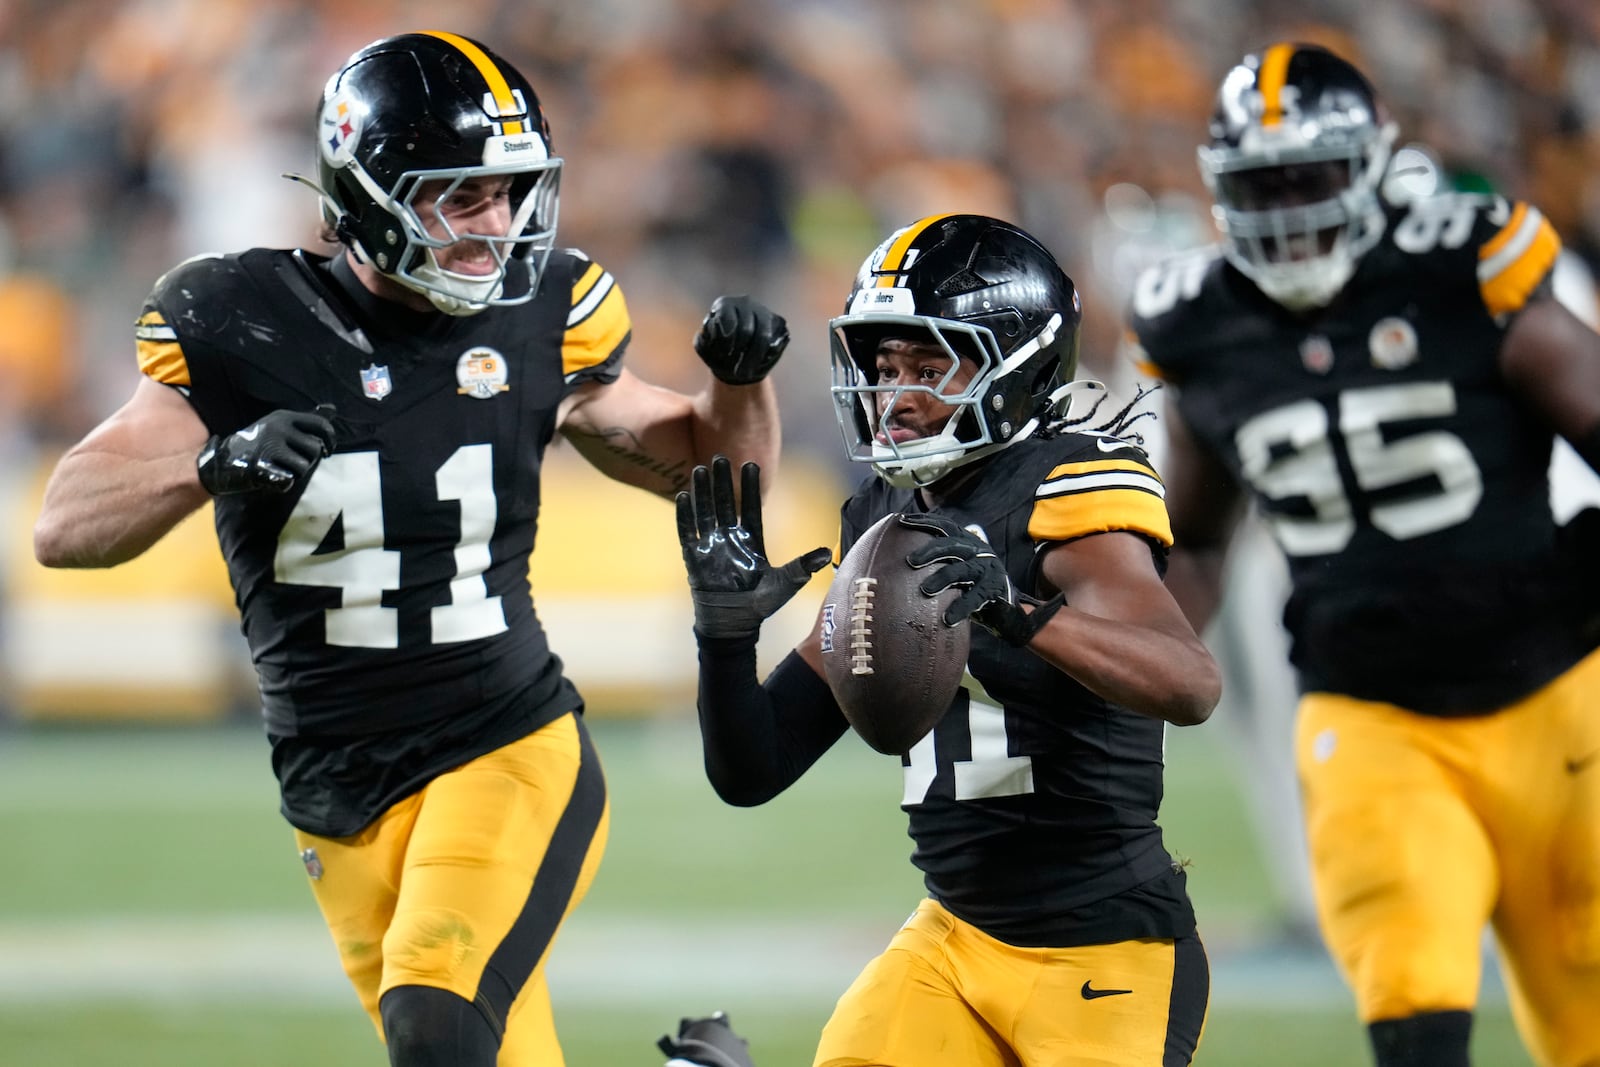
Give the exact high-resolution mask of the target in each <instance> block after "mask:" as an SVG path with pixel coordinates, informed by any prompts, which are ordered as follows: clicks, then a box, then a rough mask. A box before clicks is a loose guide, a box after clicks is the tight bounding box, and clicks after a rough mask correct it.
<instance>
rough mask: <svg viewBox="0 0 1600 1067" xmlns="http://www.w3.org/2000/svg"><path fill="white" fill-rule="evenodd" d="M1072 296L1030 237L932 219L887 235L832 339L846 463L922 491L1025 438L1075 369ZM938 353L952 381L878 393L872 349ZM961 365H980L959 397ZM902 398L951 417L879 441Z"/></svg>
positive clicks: (996, 223) (987, 224)
mask: <svg viewBox="0 0 1600 1067" xmlns="http://www.w3.org/2000/svg"><path fill="white" fill-rule="evenodd" d="M1081 317H1082V313H1081V309H1080V305H1079V302H1078V291H1077V289H1076V288H1075V287H1074V286H1073V284H1072V279H1070V278H1068V277H1067V276H1066V274H1065V273H1064V272H1063V271H1062V270H1061V267H1060V266H1059V265H1057V263H1056V261H1055V258H1054V257H1053V256H1051V254H1050V253H1049V252H1048V251H1046V250H1045V248H1044V246H1043V245H1041V244H1039V242H1038V241H1036V240H1034V239H1033V238H1032V237H1030V236H1029V235H1028V234H1026V233H1024V232H1023V231H1022V230H1019V229H1018V228H1017V227H1015V226H1013V225H1011V224H1010V223H1007V222H1002V221H1000V220H999V219H992V218H988V217H986V216H983V215H934V216H930V217H928V218H925V219H919V220H918V221H916V222H913V223H912V224H911V225H910V226H907V227H905V228H904V229H901V230H897V231H895V232H894V233H892V234H890V235H889V237H888V239H886V240H885V241H884V242H883V243H882V244H880V245H879V246H878V247H877V249H875V250H874V251H873V253H872V255H870V256H868V257H867V260H866V262H865V263H863V264H862V265H861V270H860V272H859V273H858V274H857V275H856V280H855V286H854V287H853V288H852V289H851V292H850V299H849V302H848V304H847V305H846V310H845V314H843V315H841V316H839V317H838V318H835V319H833V320H831V321H830V322H829V323H828V326H829V329H830V330H831V333H832V337H831V344H830V348H831V353H832V364H833V402H834V415H835V417H837V419H838V420H839V428H840V429H841V430H842V431H843V433H844V439H845V447H846V449H847V451H848V452H849V455H850V458H851V459H852V460H855V461H858V462H862V463H871V464H872V466H873V469H874V470H875V471H876V472H877V473H878V475H879V476H880V477H882V478H883V479H884V480H885V481H886V482H888V483H889V484H890V485H895V486H899V487H902V488H905V487H911V486H919V485H928V484H930V483H932V482H934V481H936V480H938V479H939V478H941V477H943V476H944V475H945V474H947V473H949V472H950V471H951V470H953V469H955V468H956V467H959V466H961V465H963V464H966V463H971V462H972V461H973V460H976V459H979V458H981V457H983V456H986V455H989V454H990V453H993V452H995V451H997V450H999V449H1002V448H1005V447H1006V446H1007V445H1010V444H1012V443H1014V442H1016V441H1020V440H1022V439H1023V438H1025V437H1028V436H1029V435H1031V434H1032V433H1033V432H1034V430H1036V429H1037V428H1038V426H1039V424H1040V422H1041V420H1043V419H1044V418H1045V417H1046V416H1047V415H1048V413H1049V412H1050V410H1051V408H1052V407H1053V406H1054V405H1055V403H1056V401H1057V400H1059V399H1060V398H1061V397H1062V396H1064V395H1065V392H1066V388H1067V387H1066V386H1064V385H1063V382H1066V381H1070V380H1071V378H1072V376H1073V375H1074V374H1075V373H1076V371H1077V366H1078V325H1079V321H1080V319H1081ZM890 338H908V339H912V340H917V341H922V342H924V343H933V344H937V345H940V346H941V347H943V348H944V350H945V351H946V352H948V353H949V354H950V356H951V361H950V371H949V372H948V373H947V374H946V376H945V378H944V380H943V381H941V382H938V383H935V384H933V385H923V384H916V383H903V384H893V385H885V386H880V385H878V384H877V382H878V370H877V352H878V345H879V344H880V342H882V341H884V340H887V339H890ZM961 359H966V360H971V361H973V362H974V363H976V364H977V369H976V372H975V373H974V374H973V376H972V378H971V380H970V381H969V382H968V383H967V384H966V386H965V388H964V389H962V390H961V391H960V392H959V393H955V394H951V395H946V394H945V393H944V392H943V387H944V385H945V384H946V383H947V382H949V381H950V380H951V379H952V378H953V376H954V375H955V373H956V368H957V366H958V362H959V360H961ZM909 392H929V393H934V394H935V395H937V396H938V398H939V399H940V400H941V401H943V402H944V403H946V404H949V405H951V406H953V407H954V408H955V411H954V412H953V413H952V414H951V416H950V419H949V421H948V422H947V423H946V424H945V426H944V427H943V429H942V430H941V431H940V432H939V433H936V434H933V435H931V436H928V437H923V438H919V439H917V440H912V441H902V442H899V443H896V442H895V441H894V438H893V435H884V436H883V437H882V438H881V439H880V437H879V434H878V430H879V423H880V421H881V415H880V413H879V411H878V405H877V400H878V397H879V396H880V395H881V394H888V395H889V401H888V403H887V405H886V407H885V409H884V414H887V413H888V412H890V411H892V410H893V409H894V405H895V404H896V403H898V402H899V400H900V397H901V396H902V395H904V394H906V393H909Z"/></svg>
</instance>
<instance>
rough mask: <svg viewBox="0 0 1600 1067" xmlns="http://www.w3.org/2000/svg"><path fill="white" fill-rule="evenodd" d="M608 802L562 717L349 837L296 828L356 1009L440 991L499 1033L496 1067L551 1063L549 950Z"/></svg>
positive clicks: (583, 746) (602, 829)
mask: <svg viewBox="0 0 1600 1067" xmlns="http://www.w3.org/2000/svg"><path fill="white" fill-rule="evenodd" d="M609 818H610V811H609V806H608V802H607V799H606V791H605V780H604V777H603V775H602V773H601V769H600V763H599V760H598V758H597V757H596V754H595V751H594V748H593V746H592V745H591V744H590V742H589V736H588V732H587V731H586V730H585V729H584V727H583V722H582V720H581V718H579V717H578V716H577V715H567V716H564V717H563V718H560V719H557V720H556V721H555V722H553V723H551V724H549V725H548V726H545V727H543V728H541V729H539V730H537V731H535V732H534V733H532V734H530V735H528V736H527V737H525V738H522V739H521V740H519V741H516V742H514V743H512V744H510V745H507V746H505V747H504V748H500V749H497V750H495V751H493V752H490V753H488V754H487V755H484V756H480V757H478V758H477V759H475V760H473V761H471V762H470V763H466V764H463V765H462V766H460V767H457V768H456V769H454V770H452V771H449V772H447V773H445V774H441V775H440V776H439V777H437V778H435V779H434V780H433V781H431V782H429V783H428V785H427V786H426V787H425V788H424V789H422V791H421V792H418V793H415V794H413V795H411V796H409V797H407V798H405V799H404V800H402V801H400V802H399V803H397V804H395V805H394V806H393V807H391V808H390V809H389V810H388V811H386V812H384V813H383V815H382V816H380V817H379V818H378V820H377V821H376V822H374V823H373V824H372V825H371V826H369V827H367V828H366V829H365V830H363V831H362V832H361V833H359V834H356V835H354V836H352V837H343V838H328V837H318V836H316V835H314V834H307V833H303V832H300V831H296V835H295V836H296V838H297V840H298V842H299V846H300V848H301V849H302V850H304V849H315V850H316V855H317V858H318V859H319V860H320V862H321V870H322V875H321V877H320V878H316V879H314V880H313V881H312V882H311V888H312V891H313V893H314V894H315V895H316V898H317V904H318V905H319V906H320V907H321V909H322V914H323V918H324V919H326V920H327V923H328V928H329V929H330V930H331V931H332V933H333V937H334V941H335V943H336V944H337V946H338V949H339V956H340V959H341V960H342V961H343V963H344V970H345V973H346V974H347V975H349V977H350V981H351V982H352V983H354V984H355V987H356V992H357V994H358V995H359V996H360V998H361V1004H362V1006H363V1007H364V1008H366V1010H367V1014H368V1015H370V1016H371V1017H372V1020H373V1023H374V1025H376V1026H377V1027H378V1034H379V1036H380V1037H381V1036H382V1034H383V1024H382V1020H381V1018H380V1016H379V1013H378V1001H379V999H380V998H381V997H382V996H383V994H384V993H385V992H387V991H388V990H390V989H392V988H394V987H395V986H401V985H423V986H432V987H435V988H439V989H448V990H450V991H451V992H453V993H456V994H457V995H459V996H461V997H464V998H466V999H467V1000H469V1001H474V1002H475V1003H477V1005H478V1007H479V1009H480V1010H482V1011H484V1012H485V1014H486V1015H488V1016H489V1017H490V1018H491V1019H493V1020H495V1021H497V1022H499V1023H500V1024H502V1025H503V1026H504V1028H505V1036H504V1038H503V1040H502V1042H501V1047H500V1057H499V1060H498V1063H499V1067H525V1065H526V1067H532V1065H539V1067H561V1064H562V1063H563V1062H564V1061H563V1059H562V1055H561V1048H560V1045H559V1044H558V1043H557V1041H556V1032H555V1024H554V1021H553V1020H552V1018H551V1012H550V998H549V993H548V990H547V987H546V985H545V966H544V965H545V959H546V956H547V954H548V951H549V948H550V944H551V942H552V941H553V940H554V938H555V934H556V930H557V928H558V927H559V926H560V924H561V922H562V920H564V919H565V918H566V916H567V914H568V913H569V912H570V911H571V910H572V908H573V907H575V906H576V905H577V903H578V902H579V901H580V900H582V899H583V896H584V894H585V893H586V892H587V891H588V888H589V884H590V882H591V881H592V880H593V878H594V874H595V870H596V868H598V867H599V864H600V856H601V853H602V852H603V851H604V850H605V841H606V834H607V830H608V827H609Z"/></svg>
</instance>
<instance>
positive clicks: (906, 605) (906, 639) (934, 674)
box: [821, 513, 972, 756]
mask: <svg viewBox="0 0 1600 1067" xmlns="http://www.w3.org/2000/svg"><path fill="white" fill-rule="evenodd" d="M898 517H899V515H898V513H895V514H890V515H886V516H884V517H883V518H882V519H879V520H878V521H877V522H876V523H874V524H873V525H872V526H871V527H870V528H869V529H868V530H867V531H866V532H865V533H863V534H862V535H861V537H860V539H859V540H857V541H856V543H855V544H854V545H852V546H851V547H850V551H849V553H848V554H846V555H845V557H844V559H842V560H840V562H839V569H838V570H837V571H836V572H835V573H834V576H833V584H832V585H831V586H830V587H829V588H828V596H827V599H826V600H824V601H823V615H822V634H821V636H822V665H823V668H824V671H825V673H826V675H827V679H828V688H830V689H832V690H833V697H834V699H835V700H837V701H838V702H839V707H840V708H841V709H843V711H844V716H845V718H846V719H848V720H850V725H851V726H852V727H854V728H855V731H856V733H858V734H860V735H861V737H862V739H863V740H864V741H866V743H867V744H869V745H871V746H872V747H873V748H875V749H877V750H878V751H879V752H884V753H888V754H890V755H896V756H898V755H903V754H905V753H906V752H907V751H909V750H910V748H911V746H912V745H914V744H916V743H917V742H918V741H920V740H921V739H922V737H923V736H924V735H925V734H926V733H927V732H928V731H929V730H931V729H933V726H934V724H935V723H937V722H938V721H939V720H940V719H941V718H943V717H944V713H945V712H946V711H948V710H949V708H950V702H951V701H952V700H954V699H955V695H956V690H958V689H959V688H961V679H962V676H963V675H964V674H965V673H966V669H967V653H968V651H969V649H970V647H971V643H972V629H971V624H970V623H969V622H967V621H966V620H965V619H963V620H962V621H961V622H959V623H957V624H956V625H954V626H946V625H945V623H944V612H945V609H946V608H948V607H949V606H950V603H951V601H953V600H955V598H956V597H957V596H958V595H960V592H961V591H960V590H959V589H946V590H944V591H943V592H941V593H939V594H937V595H936V596H926V595H924V594H923V592H922V590H921V589H919V588H918V586H919V585H920V584H921V583H922V581H923V579H924V578H926V577H927V575H928V574H929V569H928V568H924V569H921V570H918V569H915V568H913V567H912V566H911V565H910V564H908V563H907V562H906V555H907V554H908V553H910V552H911V550H912V549H914V548H916V547H917V546H919V545H921V544H923V543H924V542H926V541H927V540H929V539H930V538H931V537H933V534H931V533H930V532H928V531H927V530H921V529H915V528H912V527H908V526H902V525H900V524H899V523H898V522H897V521H895V520H896V519H897V518H898ZM935 566H937V565H935Z"/></svg>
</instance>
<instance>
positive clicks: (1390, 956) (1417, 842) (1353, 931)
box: [1295, 653, 1600, 1067]
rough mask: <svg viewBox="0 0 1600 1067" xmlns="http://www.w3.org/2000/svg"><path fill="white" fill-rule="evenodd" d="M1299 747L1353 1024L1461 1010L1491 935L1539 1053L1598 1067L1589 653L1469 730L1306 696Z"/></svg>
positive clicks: (1598, 781) (1328, 934)
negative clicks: (1487, 932)
mask: <svg viewBox="0 0 1600 1067" xmlns="http://www.w3.org/2000/svg"><path fill="white" fill-rule="evenodd" d="M1295 748H1296V761H1297V764H1298V767H1299V773H1300V781H1301V785H1302V788H1303V792H1304V800H1305V817H1306V829H1307V838H1308V841H1309V843H1310V850H1311V865H1312V875H1313V882H1314V885H1315V890H1316V897H1317V908H1318V912H1319V916H1320V919H1321V923H1322V929H1323V934H1324V936H1325V938H1326V940H1327V943H1328V947H1329V950H1330V952H1331V953H1332V954H1333V957H1334V959H1335V961H1336V962H1337V963H1338V964H1339V966H1340V968H1341V969H1342V971H1343V973H1344V976H1345V978H1346V980H1347V981H1348V982H1349V984H1350V986H1351V988H1352V990H1353V991H1354V993H1355V996H1356V1002H1357V1006H1358V1009H1359V1011H1360V1014H1361V1018H1362V1019H1363V1020H1364V1021H1367V1022H1372V1021H1375V1020H1380V1019H1395V1018H1403V1017H1406V1016H1409V1015H1414V1014H1418V1013H1420V1012H1431V1011H1450V1010H1470V1009H1471V1008H1472V1007H1473V1006H1474V1004H1475V1002H1476V1000H1477V993H1478V983H1479V978H1480V973H1479V972H1480V966H1479V961H1480V950H1481V939H1482V934H1483V929H1484V926H1485V924H1488V923H1492V925H1493V928H1494V931H1495V934H1496V936H1497V940H1498V944H1499V949H1500V958H1501V960H1502V962H1503V964H1504V970H1505V973H1506V979H1507V984H1508V987H1509V991H1510V997H1511V1006H1512V1010H1513V1013H1514V1015H1515V1017H1516V1020H1517V1024H1518V1028H1519V1029H1520V1031H1521V1033H1522V1035H1523V1038H1524V1040H1525V1041H1526V1042H1527V1044H1528V1046H1529V1050H1530V1051H1531V1052H1532V1053H1533V1055H1534V1057H1535V1058H1536V1059H1537V1060H1538V1062H1539V1063H1540V1064H1542V1065H1544V1067H1580V1065H1582V1067H1594V1065H1597V1064H1600V653H1594V654H1591V655H1590V656H1589V657H1588V658H1587V659H1585V660H1583V661H1582V662H1580V663H1579V664H1577V665H1576V666H1574V667H1573V668H1572V669H1571V670H1569V671H1568V672H1567V673H1566V674H1564V675H1562V676H1561V677H1560V678H1557V679H1556V680H1555V681H1553V682H1551V683H1550V684H1549V685H1547V686H1545V687H1544V688H1542V689H1540V690H1539V691H1538V692H1536V693H1534V694H1533V695H1532V696H1529V697H1527V698H1526V699H1524V700H1522V701H1520V702H1518V703H1516V704H1513V705H1511V706H1509V707H1507V708H1504V709H1502V710H1500V711H1498V712H1496V713H1494V714H1492V715H1483V716H1476V717H1472V718H1455V719H1445V718H1436V717H1430V716H1425V715H1419V714H1416V713H1414V712H1409V711H1406V710H1404V709H1402V708H1398V707H1395V706H1393V705H1389V704H1379V703H1373V702H1370V701H1362V700H1353V699H1350V698H1348V697H1342V696H1335V695H1332V694H1328V693H1309V694H1307V695H1306V696H1305V697H1304V699H1303V700H1302V701H1301V705H1300V718H1299V723H1298V725H1297V730H1296V742H1295Z"/></svg>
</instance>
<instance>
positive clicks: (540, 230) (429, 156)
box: [316, 31, 561, 315]
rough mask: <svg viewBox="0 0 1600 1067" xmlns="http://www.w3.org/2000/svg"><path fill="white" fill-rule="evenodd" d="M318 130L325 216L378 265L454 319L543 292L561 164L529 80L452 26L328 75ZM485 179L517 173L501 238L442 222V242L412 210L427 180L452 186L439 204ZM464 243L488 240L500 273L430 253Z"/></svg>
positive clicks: (375, 49)
mask: <svg viewBox="0 0 1600 1067" xmlns="http://www.w3.org/2000/svg"><path fill="white" fill-rule="evenodd" d="M316 137H317V149H318V151H317V157H318V161H319V175H320V179H321V180H320V187H319V188H318V192H320V193H321V194H322V210H323V216H324V218H325V219H326V220H327V221H328V222H329V223H331V224H332V225H333V226H334V228H335V229H336V231H337V232H338V234H339V236H340V239H341V240H343V241H344V242H345V243H347V244H349V245H351V246H352V247H353V248H354V249H355V250H356V253H357V254H358V255H360V256H361V257H362V258H364V259H365V260H367V261H368V262H370V263H372V264H373V265H374V266H376V267H377V269H378V270H380V271H382V272H384V273H385V274H387V275H389V276H391V277H393V278H394V279H395V280H396V281H397V282H399V283H400V284H402V285H405V286H407V287H408V288H411V289H414V290H416V291H417V292H420V293H422V294H423V295H424V296H426V297H427V298H428V299H429V300H430V301H432V302H433V304H434V306H435V307H437V308H439V310H441V311H444V312H447V313H449V314H452V315H471V314H475V313H476V312H479V311H482V310H483V309H484V308H486V307H488V306H490V305H494V304H519V303H522V302H523V301H526V300H528V299H530V298H531V297H532V296H533V294H534V292H535V291H536V290H537V289H538V285H539V278H540V276H541V274H542V273H543V270H544V265H545V263H546V262H547V261H548V259H549V257H550V250H551V249H552V248H553V247H554V245H555V230H556V211H557V206H558V191H559V187H560V180H561V160H560V159H558V158H556V157H555V156H553V155H552V154H551V151H550V128H549V126H548V125H547V124H546V122H545V118H544V113H543V112H542V111H541V110H540V108H539V99H538V97H537V96H535V95H534V92H533V87H532V86H530V85H529V84H528V81H527V79H526V78H524V77H523V76H522V75H521V74H520V73H519V72H518V71H517V69H516V68H515V67H513V66H512V65H511V64H509V63H507V62H506V61H505V60H503V59H501V58H500V57H499V56H497V55H495V54H494V53H493V52H491V51H489V50H488V49H487V48H485V47H484V46H483V45H481V44H479V43H478V42H476V41H473V40H469V39H468V38H465V37H461V36H458V35H456V34H453V33H442V32H434V31H428V32H423V33H406V34H401V35H399V36H396V37H385V38H383V39H382V40H378V41H374V42H373V43H372V44H369V45H367V46H366V47H365V48H363V49H361V50H360V51H358V52H356V53H355V54H354V55H352V56H351V57H350V58H349V60H347V61H346V62H345V65H344V66H343V67H342V68H341V69H340V70H339V71H338V72H337V73H336V74H334V75H333V77H331V78H329V79H328V83H327V86H326V87H325V88H324V89H323V91H322V102H321V105H320V107H319V110H318V116H317V131H316ZM490 175H510V176H511V178H512V184H511V190H510V193H511V209H512V218H511V225H510V227H509V229H508V231H507V232H506V233H504V234H471V235H463V234H457V233H455V232H454V231H453V230H451V228H450V227H449V225H448V224H445V226H444V232H445V234H446V237H445V239H442V240H441V239H439V238H437V237H434V236H432V235H431V234H429V233H428V231H427V229H426V227H425V226H424V225H423V220H422V218H421V217H420V216H419V215H418V213H417V211H416V209H415V208H414V207H413V200H414V199H415V197H416V195H417V192H418V190H419V189H420V188H421V187H422V185H423V183H424V182H432V181H443V182H446V183H448V184H447V185H446V186H444V187H443V191H442V192H441V193H440V195H439V196H438V198H437V199H438V200H440V201H442V200H444V199H445V198H446V197H447V196H448V195H449V194H450V193H451V192H454V191H455V189H456V188H458V187H459V186H460V185H461V184H462V183H463V182H466V181H468V180H470V179H473V178H479V177H484V176H490ZM438 221H439V222H441V223H443V222H444V219H443V217H442V216H440V217H439V218H438ZM463 238H466V239H471V240H480V241H483V242H484V243H486V244H487V245H489V247H490V249H491V251H492V252H493V255H494V258H495V261H496V263H497V264H498V266H499V269H498V270H497V271H495V272H494V273H492V274H489V275H486V276H477V275H466V274H461V273H457V272H452V271H447V270H443V269H441V268H440V266H439V264H438V261H437V260H436V258H435V256H434V250H435V249H439V248H443V247H445V246H447V245H450V244H452V243H454V242H455V241H457V240H460V239H463ZM512 261H521V262H523V263H525V264H527V268H528V278H527V282H526V284H525V285H524V284H523V282H522V280H521V279H520V278H517V279H515V282H514V284H513V285H509V286H508V285H507V281H508V278H507V270H508V267H509V265H510V264H511V262H512Z"/></svg>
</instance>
